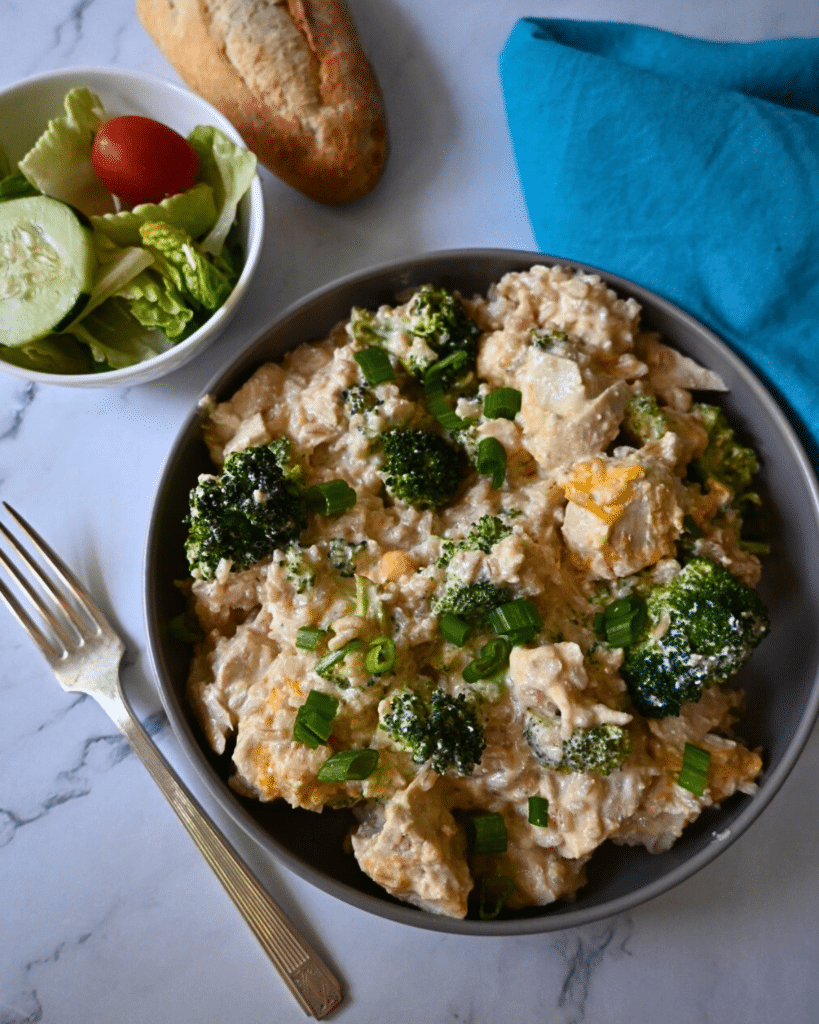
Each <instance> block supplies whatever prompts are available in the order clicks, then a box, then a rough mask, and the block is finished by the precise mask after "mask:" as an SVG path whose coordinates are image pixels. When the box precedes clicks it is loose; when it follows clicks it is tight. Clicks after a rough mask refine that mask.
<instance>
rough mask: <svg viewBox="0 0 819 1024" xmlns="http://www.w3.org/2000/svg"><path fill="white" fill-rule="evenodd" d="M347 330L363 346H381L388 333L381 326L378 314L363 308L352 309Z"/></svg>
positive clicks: (355, 307)
mask: <svg viewBox="0 0 819 1024" xmlns="http://www.w3.org/2000/svg"><path fill="white" fill-rule="evenodd" d="M347 329H348V331H349V333H350V335H351V336H352V337H353V338H354V339H355V340H356V341H359V342H361V343H362V344H363V345H380V344H381V342H382V341H383V340H384V336H385V333H386V332H385V331H384V330H383V329H382V328H381V327H380V326H379V322H378V314H377V313H374V312H373V311H372V310H371V309H364V308H362V307H361V306H354V307H353V308H352V310H351V312H350V321H349V323H348V325H347Z"/></svg>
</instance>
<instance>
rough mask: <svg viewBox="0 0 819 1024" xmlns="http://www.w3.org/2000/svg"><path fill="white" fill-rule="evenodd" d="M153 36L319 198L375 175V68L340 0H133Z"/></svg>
mask: <svg viewBox="0 0 819 1024" xmlns="http://www.w3.org/2000/svg"><path fill="white" fill-rule="evenodd" d="M137 13H138V15H139V18H140V20H141V21H142V24H143V25H144V26H145V28H146V29H147V31H148V32H149V33H150V35H151V36H152V38H153V39H154V41H155V42H156V44H157V45H158V46H159V48H160V49H161V50H162V52H163V53H164V54H165V56H166V57H167V58H168V60H169V61H170V62H171V64H173V66H174V67H175V68H176V69H177V71H178V72H179V74H180V75H181V76H182V78H183V79H184V80H185V81H186V82H187V84H188V85H189V86H190V87H191V89H193V91H194V92H196V93H198V94H199V95H200V96H202V97H204V98H205V99H206V100H208V101H209V102H210V103H212V104H213V106H215V107H216V108H217V109H218V110H221V111H222V113H223V114H224V115H225V116H226V117H227V118H228V119H229V120H230V121H231V122H232V123H233V124H234V125H235V126H236V128H237V130H238V131H239V133H240V134H241V135H242V138H243V139H244V140H245V142H246V143H247V145H248V147H249V148H250V149H251V150H253V152H254V153H255V154H256V155H257V157H258V158H259V160H260V161H261V162H262V163H263V164H264V165H265V166H266V167H268V168H270V170H271V171H273V172H274V173H275V174H277V175H278V176H279V177H280V178H282V179H283V180H284V181H286V182H287V183H288V184H290V185H292V186H293V187H294V188H297V189H298V190H299V191H300V192H303V193H304V194H305V195H308V196H310V197H311V198H312V199H316V200H318V201H320V202H324V203H333V204H338V203H346V202H350V201H351V200H353V199H357V198H358V197H359V196H362V195H364V194H365V193H367V192H369V191H370V189H371V188H372V187H373V186H374V185H375V183H376V182H377V181H378V179H379V177H380V176H381V172H382V170H383V167H384V162H385V160H386V158H387V150H388V136H387V122H386V117H385V114H384V105H383V102H382V98H381V93H380V90H379V88H378V82H377V81H376V78H375V74H374V72H373V69H372V67H371V66H370V63H369V61H368V60H367V57H366V54H365V53H364V51H363V49H362V47H361V43H360V40H359V38H358V34H357V32H356V28H355V25H354V24H353V21H352V18H351V17H350V13H349V11H348V10H347V7H346V5H345V4H344V3H342V2H340V0H137Z"/></svg>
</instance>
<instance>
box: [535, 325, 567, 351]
mask: <svg viewBox="0 0 819 1024" xmlns="http://www.w3.org/2000/svg"><path fill="white" fill-rule="evenodd" d="M529 340H530V341H531V343H532V344H533V345H534V346H536V347H537V348H542V349H543V350H544V352H557V353H559V354H561V355H562V354H564V353H565V352H566V351H571V350H573V349H574V348H576V347H577V346H576V344H575V345H572V342H571V341H570V340H569V335H568V334H567V333H566V332H565V331H558V330H553V329H550V328H547V327H536V328H534V329H533V331H532V334H531V337H530V339H529Z"/></svg>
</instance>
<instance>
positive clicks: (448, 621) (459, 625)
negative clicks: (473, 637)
mask: <svg viewBox="0 0 819 1024" xmlns="http://www.w3.org/2000/svg"><path fill="white" fill-rule="evenodd" d="M470 629H471V627H470V625H469V623H468V622H467V621H466V619H463V618H461V616H460V615H456V614H455V612H444V614H443V615H442V616H441V617H440V619H438V630H439V631H440V633H441V636H442V637H443V638H444V640H446V641H447V642H448V643H450V644H455V646H456V647H463V645H464V644H465V643H466V638H467V637H468V636H469V632H470Z"/></svg>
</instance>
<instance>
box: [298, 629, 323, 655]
mask: <svg viewBox="0 0 819 1024" xmlns="http://www.w3.org/2000/svg"><path fill="white" fill-rule="evenodd" d="M326 635H327V630H326V629H319V627H318V626H299V628H298V630H297V631H296V647H298V649H299V650H300V651H314V650H315V649H316V648H317V647H318V643H319V640H321V638H322V637H323V636H326Z"/></svg>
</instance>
